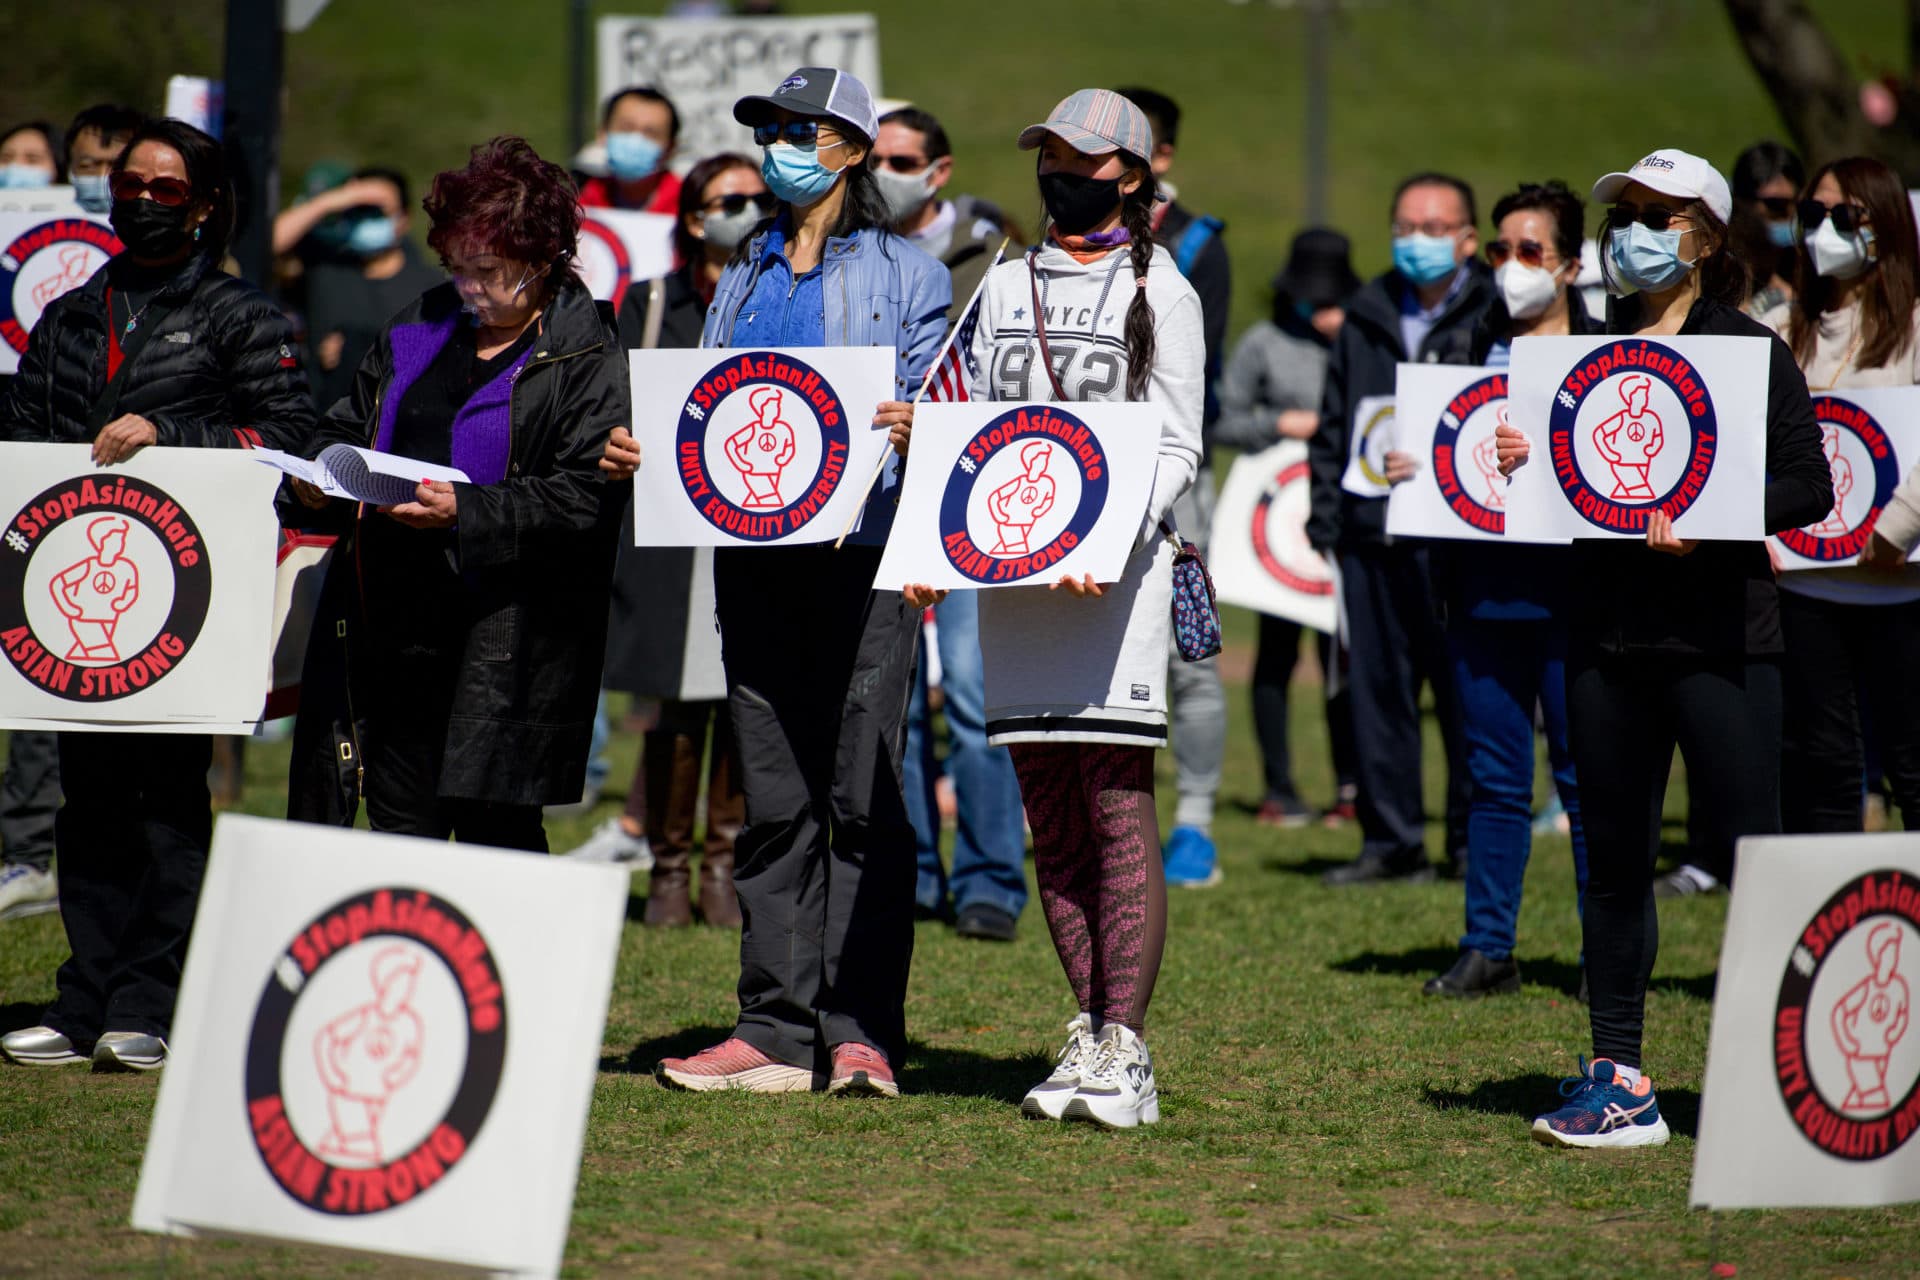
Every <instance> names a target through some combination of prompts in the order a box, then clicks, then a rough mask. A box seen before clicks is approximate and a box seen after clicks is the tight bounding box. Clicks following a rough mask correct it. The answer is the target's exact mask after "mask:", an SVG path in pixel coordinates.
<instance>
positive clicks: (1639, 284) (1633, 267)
mask: <svg viewBox="0 0 1920 1280" xmlns="http://www.w3.org/2000/svg"><path fill="white" fill-rule="evenodd" d="M1684 234H1686V233H1685V232H1683V231H1681V230H1680V229H1679V228H1678V227H1674V228H1671V229H1669V230H1666V231H1653V230H1649V229H1648V227H1647V225H1646V224H1645V223H1644V222H1636V223H1633V224H1631V225H1630V226H1626V227H1618V228H1615V229H1614V230H1613V231H1612V232H1610V233H1609V234H1608V236H1607V257H1608V258H1609V259H1610V260H1611V261H1612V263H1613V271H1612V272H1611V273H1610V274H1611V275H1612V277H1613V281H1614V283H1613V288H1614V291H1615V292H1616V293H1620V294H1621V295H1622V296H1625V294H1628V293H1632V292H1634V291H1635V290H1639V289H1647V290H1654V291H1658V290H1662V289H1671V288H1672V287H1673V286H1675V285H1677V284H1679V283H1680V282H1681V281H1682V280H1685V279H1686V278H1687V272H1689V271H1691V270H1693V267H1694V264H1693V263H1691V262H1688V261H1687V260H1686V259H1685V258H1683V257H1681V256H1680V237H1681V236H1682V235H1684Z"/></svg>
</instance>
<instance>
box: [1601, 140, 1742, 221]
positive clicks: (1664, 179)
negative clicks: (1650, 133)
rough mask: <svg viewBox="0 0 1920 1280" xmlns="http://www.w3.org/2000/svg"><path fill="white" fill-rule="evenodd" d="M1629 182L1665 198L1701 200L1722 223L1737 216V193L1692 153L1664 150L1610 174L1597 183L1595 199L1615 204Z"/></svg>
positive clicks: (1713, 169) (1716, 170)
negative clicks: (1629, 167) (1734, 193)
mask: <svg viewBox="0 0 1920 1280" xmlns="http://www.w3.org/2000/svg"><path fill="white" fill-rule="evenodd" d="M1629 182H1637V183H1639V184H1640V185H1641V186H1643V187H1649V188H1651V189H1653V190H1655V191H1658V192H1659V193H1660V194H1661V195H1666V196H1675V197H1679V198H1682V199H1687V200H1698V201H1699V202H1700V203H1702V204H1704V205H1706V206H1707V208H1708V209H1709V210H1710V211H1711V212H1712V213H1713V216H1714V217H1716V218H1718V219H1720V221H1722V222H1726V221H1727V220H1728V219H1730V218H1732V217H1733V193H1732V192H1731V191H1729V190H1728V189H1727V180H1726V179H1725V178H1723V177H1721V176H1720V171H1719V170H1718V169H1716V168H1714V167H1713V166H1712V165H1710V164H1708V163H1707V162H1706V161H1705V160H1702V159H1701V158H1700V157H1699V156H1696V155H1692V154H1690V153H1688V152H1685V151H1675V150H1672V149H1671V148H1664V149H1662V150H1659V151H1655V152H1653V153H1651V154H1650V155H1647V156H1644V157H1642V158H1641V160H1640V162H1639V163H1638V164H1636V165H1634V166H1633V168H1631V169H1629V170H1627V171H1626V172H1625V173H1610V174H1608V175H1607V176H1606V177H1604V178H1602V179H1600V181H1598V182H1596V183H1594V184H1593V198H1594V199H1595V200H1599V201H1601V202H1603V203H1606V204H1611V203H1613V201H1615V200H1617V199H1618V198H1619V196H1620V193H1621V192H1622V191H1623V190H1625V189H1626V186H1627V184H1628V183H1629Z"/></svg>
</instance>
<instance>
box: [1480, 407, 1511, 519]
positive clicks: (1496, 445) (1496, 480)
mask: <svg viewBox="0 0 1920 1280" xmlns="http://www.w3.org/2000/svg"><path fill="white" fill-rule="evenodd" d="M1493 414H1494V419H1493V420H1494V429H1495V430H1496V431H1497V430H1499V429H1500V428H1501V427H1504V426H1506V425H1507V406H1506V405H1504V404H1502V405H1501V406H1500V407H1498V408H1497V409H1495V410H1494V411H1493ZM1473 465H1474V468H1475V469H1476V470H1478V471H1479V472H1480V476H1481V478H1482V479H1484V480H1485V481H1486V482H1487V500H1486V504H1485V505H1487V506H1489V507H1491V508H1493V509H1494V510H1495V511H1499V510H1501V509H1502V508H1504V507H1505V506H1506V505H1507V495H1506V494H1505V493H1504V492H1502V490H1504V489H1505V488H1506V487H1507V482H1506V478H1505V477H1504V476H1502V475H1501V474H1500V442H1499V441H1498V440H1496V439H1494V438H1493V437H1492V436H1491V435H1487V436H1482V437H1481V439H1480V443H1479V444H1476V445H1475V446H1473Z"/></svg>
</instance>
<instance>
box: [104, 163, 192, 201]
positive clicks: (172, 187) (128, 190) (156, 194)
mask: <svg viewBox="0 0 1920 1280" xmlns="http://www.w3.org/2000/svg"><path fill="white" fill-rule="evenodd" d="M107 190H108V191H110V192H112V193H113V198H114V199H115V200H138V199H139V198H140V197H141V196H143V195H151V196H152V197H153V202H154V203H155V204H160V205H166V206H167V207H168V208H176V207H178V206H180V205H183V204H185V203H186V202H187V201H189V200H191V199H193V185H192V184H191V183H187V182H182V181H181V180H180V179H178V178H153V179H147V178H143V177H141V176H140V175H139V174H137V173H128V172H127V171H126V170H125V169H122V170H121V171H120V172H119V173H116V174H114V175H113V177H112V178H110V179H108V181H107Z"/></svg>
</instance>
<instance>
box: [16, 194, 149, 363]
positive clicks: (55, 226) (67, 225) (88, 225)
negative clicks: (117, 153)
mask: <svg viewBox="0 0 1920 1280" xmlns="http://www.w3.org/2000/svg"><path fill="white" fill-rule="evenodd" d="M63 244H76V245H81V246H84V247H86V248H91V249H97V250H99V251H100V252H101V253H104V254H106V255H107V256H108V257H109V258H111V257H112V256H113V255H114V254H116V253H118V252H120V239H119V237H118V236H116V235H114V234H113V229H112V228H111V227H103V226H101V225H100V224H99V223H97V222H94V221H92V220H90V219H87V218H51V219H48V220H47V221H46V222H40V223H35V224H34V225H33V226H31V227H28V228H27V229H26V230H25V231H23V232H21V233H20V234H19V235H17V236H15V237H14V238H13V240H12V241H11V242H9V243H8V244H7V245H6V247H5V248H0V263H12V264H13V265H12V266H10V267H7V266H0V341H4V342H5V343H6V344H7V345H8V346H10V347H12V348H13V349H14V350H15V351H18V352H20V353H21V354H22V355H25V354H26V351H27V331H28V330H29V329H31V328H32V327H33V326H32V324H31V323H29V324H22V323H20V316H19V312H18V308H16V307H15V305H14V297H13V294H14V285H15V280H16V278H17V277H18V276H19V274H20V273H21V272H22V271H24V270H26V267H27V264H28V263H29V262H31V261H33V259H34V258H36V257H37V256H38V255H40V254H42V253H46V252H48V251H50V250H55V249H58V248H59V246H61V245H63ZM82 266H84V260H83V261H82ZM92 275H93V272H91V271H87V272H86V274H85V275H83V276H80V277H79V278H77V279H72V280H70V281H66V282H62V283H63V284H64V287H62V288H60V289H59V290H58V292H56V293H54V294H53V296H52V297H49V298H48V299H47V302H48V303H49V304H51V302H52V301H53V298H55V297H58V296H60V294H63V293H66V292H68V291H69V290H71V289H74V288H78V287H79V286H80V285H83V284H85V283H86V282H87V279H88V278H89V277H91V276H92ZM45 309H46V307H45V306H44V305H43V306H42V307H41V310H43V311H44V310H45Z"/></svg>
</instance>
